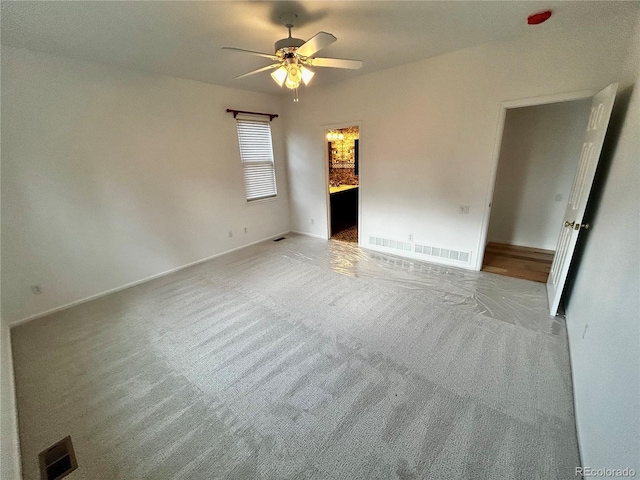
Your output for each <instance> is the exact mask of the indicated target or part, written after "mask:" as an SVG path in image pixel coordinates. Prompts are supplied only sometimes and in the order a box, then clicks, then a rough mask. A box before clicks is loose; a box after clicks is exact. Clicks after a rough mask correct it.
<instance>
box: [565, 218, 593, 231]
mask: <svg viewBox="0 0 640 480" xmlns="http://www.w3.org/2000/svg"><path fill="white" fill-rule="evenodd" d="M564 226H565V227H567V228H573V229H574V230H580V229H581V228H584V229H585V230H589V224H588V223H576V222H575V221H573V222H570V221H569V220H565V222H564Z"/></svg>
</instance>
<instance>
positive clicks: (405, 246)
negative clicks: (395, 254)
mask: <svg viewBox="0 0 640 480" xmlns="http://www.w3.org/2000/svg"><path fill="white" fill-rule="evenodd" d="M369 244H370V245H377V246H379V247H386V248H392V249H394V250H402V251H404V252H410V251H411V243H409V242H399V241H397V240H389V239H388V238H380V237H372V236H370V237H369Z"/></svg>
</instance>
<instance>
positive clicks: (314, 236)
mask: <svg viewBox="0 0 640 480" xmlns="http://www.w3.org/2000/svg"><path fill="white" fill-rule="evenodd" d="M291 233H297V234H298V235H304V236H305V237H313V238H320V239H321V240H328V239H327V237H325V236H322V235H318V234H316V233H309V232H301V231H299V230H291Z"/></svg>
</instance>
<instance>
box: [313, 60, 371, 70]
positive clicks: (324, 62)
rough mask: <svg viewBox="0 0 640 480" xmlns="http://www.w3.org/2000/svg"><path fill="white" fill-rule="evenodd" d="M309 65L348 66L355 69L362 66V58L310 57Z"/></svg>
mask: <svg viewBox="0 0 640 480" xmlns="http://www.w3.org/2000/svg"><path fill="white" fill-rule="evenodd" d="M308 63H309V65H311V66H312V67H330V68H349V69H351V70H357V69H359V68H360V67H362V65H363V62H362V60H347V59H346V58H310V59H309V60H308Z"/></svg>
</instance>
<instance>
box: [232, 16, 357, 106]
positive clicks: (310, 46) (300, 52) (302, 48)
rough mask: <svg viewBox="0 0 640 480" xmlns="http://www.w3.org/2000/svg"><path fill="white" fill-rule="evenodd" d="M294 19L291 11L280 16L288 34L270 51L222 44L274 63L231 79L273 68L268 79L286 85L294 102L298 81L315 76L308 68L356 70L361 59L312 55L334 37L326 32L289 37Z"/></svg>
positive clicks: (306, 82) (296, 96)
mask: <svg viewBox="0 0 640 480" xmlns="http://www.w3.org/2000/svg"><path fill="white" fill-rule="evenodd" d="M296 18H297V15H295V14H285V15H282V16H280V21H281V22H282V23H283V24H284V25H285V26H286V27H287V28H288V29H289V36H288V37H287V38H283V39H282V40H278V41H277V42H276V43H275V53H274V54H270V53H261V52H254V51H252V50H244V49H242V48H234V47H222V48H223V49H225V50H234V51H236V52H242V53H248V54H250V55H257V56H259V57H264V58H268V59H270V60H273V61H275V62H276V63H273V64H271V65H267V66H266V67H262V68H258V69H257V70H253V71H251V72H248V73H245V74H243V75H238V76H237V77H235V78H236V79H238V78H244V77H248V76H250V75H255V74H256V73H261V72H266V71H269V70H275V71H274V72H272V73H271V78H273V80H274V81H275V82H276V83H277V84H278V85H280V86H281V87H282V86H286V87H287V88H289V89H291V90H293V91H294V98H293V101H294V102H297V101H298V87H299V86H300V83H301V82H302V83H304V84H305V85H307V84H308V83H309V82H310V81H311V79H312V78H313V76H314V75H315V72H314V71H313V70H311V69H310V68H309V67H329V68H347V69H352V70H357V69H358V68H360V67H362V60H347V59H342V58H321V57H315V56H314V55H315V54H316V53H317V52H319V51H320V50H322V49H323V48H325V47H327V46H329V45H331V44H332V43H333V42H335V41H336V40H337V38H336V37H334V36H333V35H331V34H330V33H327V32H319V33H317V34H315V35H314V36H313V37H311V38H310V39H309V40H307V41H306V42H305V41H304V40H302V39H300V38H293V37H292V36H291V29H292V28H293V27H294V21H295V19H296Z"/></svg>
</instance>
